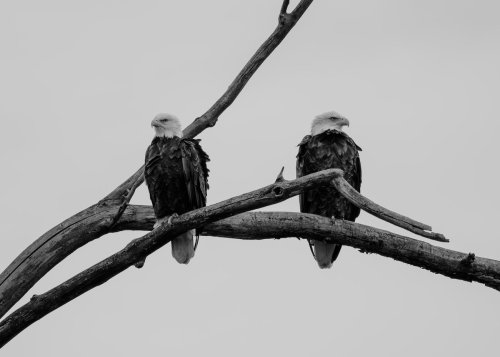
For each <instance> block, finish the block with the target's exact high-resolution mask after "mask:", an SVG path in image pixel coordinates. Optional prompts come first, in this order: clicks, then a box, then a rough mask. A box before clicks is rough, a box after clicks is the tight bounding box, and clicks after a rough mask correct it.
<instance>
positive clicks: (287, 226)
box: [115, 205, 500, 291]
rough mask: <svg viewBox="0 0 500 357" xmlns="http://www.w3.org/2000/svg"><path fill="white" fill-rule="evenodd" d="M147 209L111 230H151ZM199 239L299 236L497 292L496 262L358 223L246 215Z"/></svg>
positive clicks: (499, 266) (135, 210)
mask: <svg viewBox="0 0 500 357" xmlns="http://www.w3.org/2000/svg"><path fill="white" fill-rule="evenodd" d="M153 224H154V214H153V209H152V208H151V207H150V206H136V205H132V206H129V207H128V208H127V210H126V211H125V212H124V213H123V216H122V218H121V219H120V221H119V222H118V223H117V225H116V227H115V229H116V231H121V230H150V229H152V227H153ZM202 235H204V236H213V237H225V238H234V239H245V240H258V239H272V238H289V237H301V238H308V239H315V240H323V239H325V240H329V241H331V242H333V243H339V244H342V245H348V246H351V247H354V248H358V249H360V250H362V251H363V252H369V253H376V254H379V255H383V256H386V257H389V258H392V259H394V260H397V261H400V262H404V263H407V264H410V265H414V266H417V267H421V268H424V269H427V270H430V271H432V272H433V273H436V274H441V275H445V276H448V277H450V278H453V279H460V280H465V281H476V282H478V283H482V284H484V285H486V286H489V287H491V288H493V289H495V290H499V291H500V262H499V261H497V260H493V259H488V258H481V257H477V256H475V255H474V254H473V253H462V252H458V251H454V250H450V249H446V248H441V247H437V246H434V245H432V244H429V243H426V242H422V241H420V240H416V239H413V238H410V237H405V236H402V235H399V234H395V233H391V232H388V231H385V230H382V229H378V228H374V227H369V226H365V225H362V224H358V223H354V222H349V221H343V220H335V219H329V218H325V217H321V216H316V215H311V214H306V213H297V212H247V213H242V214H238V215H235V216H233V217H230V218H226V219H223V220H220V221H217V222H214V223H210V224H207V225H205V226H204V227H203V232H202Z"/></svg>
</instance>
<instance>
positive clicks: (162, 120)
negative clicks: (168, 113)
mask: <svg viewBox="0 0 500 357" xmlns="http://www.w3.org/2000/svg"><path fill="white" fill-rule="evenodd" d="M167 120H168V119H161V120H160V121H161V122H162V123H165V122H166V121H167Z"/></svg>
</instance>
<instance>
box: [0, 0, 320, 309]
mask: <svg viewBox="0 0 500 357" xmlns="http://www.w3.org/2000/svg"><path fill="white" fill-rule="evenodd" d="M312 1H313V0H302V1H300V3H299V4H298V5H297V7H296V8H295V9H294V10H293V12H292V13H291V14H286V15H287V16H286V17H284V18H283V19H284V20H282V19H281V17H280V22H279V24H278V27H277V28H276V29H275V30H274V32H273V33H272V34H271V36H270V37H269V38H268V39H267V40H266V41H265V42H264V43H263V44H262V45H261V47H260V48H259V49H258V50H257V52H256V53H255V54H254V55H253V56H252V58H251V59H250V60H249V62H248V63H247V64H246V65H245V67H244V68H243V69H242V70H241V72H240V73H239V74H238V76H237V77H236V78H235V79H234V81H233V82H232V83H231V85H230V86H229V88H228V89H227V91H226V92H225V93H224V94H223V95H222V97H221V98H220V99H218V100H217V102H216V103H215V104H214V105H213V106H212V107H211V108H210V109H209V110H208V111H207V112H206V113H205V114H203V115H202V116H201V117H199V118H197V119H196V120H195V121H194V122H193V123H191V125H189V126H188V127H187V128H185V129H184V131H183V134H184V137H187V138H193V137H195V136H197V135H198V134H199V133H201V132H202V131H203V130H205V129H206V128H207V127H212V126H214V125H215V123H216V122H217V120H218V118H219V116H220V115H221V114H222V113H223V112H224V110H226V109H227V108H228V107H229V105H231V103H232V102H233V101H234V100H235V98H236V97H237V96H238V94H239V93H240V92H241V90H242V89H243V87H244V86H245V85H246V83H247V82H248V81H249V80H250V78H251V77H252V75H253V74H254V73H255V72H256V71H257V69H258V68H259V67H260V65H261V64H262V63H263V62H264V60H265V59H266V58H267V57H268V56H269V55H270V54H271V53H272V52H273V51H274V49H275V48H276V47H277V46H278V45H279V44H280V43H281V41H282V40H283V39H284V38H285V37H286V35H287V34H288V32H290V30H291V29H292V28H293V27H294V26H295V24H296V23H297V21H298V20H299V19H300V17H301V16H302V15H303V14H304V12H305V11H306V10H307V8H308V7H309V5H311V3H312ZM287 3H288V2H287ZM286 7H288V4H287V6H286ZM286 7H285V11H286ZM143 172H144V166H141V167H140V168H139V169H138V170H137V171H136V172H135V173H134V174H133V175H132V176H131V177H129V178H128V179H127V180H126V181H125V182H123V183H122V184H121V185H120V186H118V187H117V188H116V189H115V190H113V192H111V193H110V194H109V195H107V196H106V197H104V198H103V199H102V200H101V201H99V203H98V204H96V205H92V206H90V207H88V208H87V209H85V210H83V211H81V212H80V213H77V214H76V215H74V216H72V217H70V218H68V219H67V220H65V221H64V222H62V223H60V224H58V225H57V226H55V227H54V228H52V229H51V230H50V231H48V232H46V233H45V234H43V235H42V236H41V237H40V238H38V239H37V240H36V241H35V242H33V243H32V244H31V245H30V246H29V247H28V248H26V249H25V250H24V251H23V252H22V253H21V254H20V255H19V256H18V257H17V258H16V259H15V260H14V261H13V262H12V263H11V264H10V265H9V266H8V267H7V268H6V270H5V271H4V272H2V274H0V317H2V316H4V315H5V313H6V312H7V311H8V310H9V309H10V308H11V307H12V306H13V305H14V304H15V303H16V302H17V301H18V300H19V299H20V298H21V297H22V296H24V294H26V292H27V291H28V290H29V289H30V288H31V287H32V286H33V285H34V284H35V283H36V282H37V281H38V280H40V279H41V278H42V277H43V276H44V275H45V274H46V273H47V272H48V271H50V270H51V269H52V268H53V267H54V266H56V265H57V264H58V263H59V262H61V261H62V260H63V259H64V258H66V257H67V256H68V255H69V254H71V253H72V252H74V251H75V250H77V249H78V248H80V247H82V246H83V245H85V244H87V243H88V242H90V241H92V240H94V239H97V238H99V237H101V236H102V235H104V234H106V233H108V232H109V231H110V230H111V229H112V227H113V226H114V225H115V223H116V222H117V221H118V219H119V218H120V216H121V214H122V213H123V211H124V210H125V209H126V208H127V205H128V203H129V202H130V200H131V198H132V196H133V194H134V192H135V189H136V188H137V187H138V186H139V185H141V184H142V182H143V181H144V174H143Z"/></svg>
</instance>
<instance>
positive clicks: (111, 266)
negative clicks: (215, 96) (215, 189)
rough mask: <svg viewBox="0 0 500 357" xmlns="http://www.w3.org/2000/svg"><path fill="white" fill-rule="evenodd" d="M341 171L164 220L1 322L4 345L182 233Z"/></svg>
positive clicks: (278, 185) (0, 341)
mask: <svg viewBox="0 0 500 357" xmlns="http://www.w3.org/2000/svg"><path fill="white" fill-rule="evenodd" d="M339 175H342V171H341V170H337V169H330V170H325V171H321V172H317V173H314V174H311V175H307V176H304V177H301V178H298V179H296V180H293V181H286V180H285V181H282V182H276V183H274V184H272V185H269V186H266V187H263V188H261V189H259V190H255V191H252V192H249V193H246V194H243V195H240V196H237V197H233V198H230V199H228V200H225V201H222V202H219V203H216V204H214V205H211V206H207V207H204V208H200V209H197V210H194V211H191V212H188V213H185V214H183V215H181V216H179V217H175V218H173V219H172V221H171V223H164V224H163V225H161V226H160V227H158V228H157V229H155V230H153V231H152V232H150V233H148V234H146V235H144V236H143V237H141V238H138V239H135V240H133V241H132V242H131V243H129V244H128V245H127V246H126V247H125V248H124V249H122V250H121V251H119V252H118V253H115V254H113V255H112V256H110V257H109V258H106V259H104V260H103V261H101V262H99V263H97V264H96V265H94V266H92V267H90V268H89V269H87V270H85V271H83V272H81V273H80V274H78V275H76V276H74V277H73V278H71V279H69V280H67V281H66V282H64V283H63V284H61V285H59V286H57V287H55V288H53V289H51V290H49V291H48V292H46V293H44V294H42V295H36V296H34V297H33V298H32V299H31V301H30V302H29V303H27V304H25V305H24V306H22V307H21V308H19V309H18V310H16V311H15V312H13V313H12V314H11V315H9V316H8V317H6V318H5V319H4V320H2V322H0V347H2V346H3V345H5V344H6V343H7V342H8V341H10V340H11V339H12V338H13V337H14V336H16V335H17V334H18V333H19V332H21V331H22V330H24V329H25V328H26V327H28V326H29V325H31V324H32V323H33V322H35V321H37V320H38V319H40V318H42V317H43V316H45V315H47V314H48V313H50V312H51V311H53V310H55V309H57V308H58V307H60V306H62V305H64V304H65V303H67V302H69V301H71V300H73V299H74V298H76V297H78V296H80V295H82V294H83V293H85V292H87V291H88V290H90V289H92V288H94V287H96V286H98V285H101V284H103V283H104V282H106V281H108V280H109V279H110V278H112V277H114V276H115V275H117V274H119V273H120V272H122V271H124V270H125V269H127V268H128V267H130V266H131V265H133V264H135V263H137V262H138V261H141V260H143V259H144V258H145V257H146V256H147V255H149V254H151V253H153V252H154V251H156V250H157V249H159V248H161V247H162V246H163V245H165V244H167V243H168V242H170V240H171V239H172V238H174V237H176V236H178V235H179V234H180V233H182V232H185V231H187V230H189V229H192V228H196V227H200V226H203V225H205V224H207V223H209V222H213V221H217V220H220V219H223V218H226V217H229V216H231V215H234V214H238V213H241V212H245V211H248V210H252V209H255V208H260V207H264V206H268V205H271V204H274V203H278V202H281V201H284V200H286V199H288V198H290V197H293V196H296V195H298V194H299V193H301V192H302V191H304V190H306V189H310V188H312V187H315V186H317V185H321V184H325V183H327V182H330V181H331V180H332V178H334V177H337V176H339Z"/></svg>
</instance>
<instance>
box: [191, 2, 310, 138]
mask: <svg viewBox="0 0 500 357" xmlns="http://www.w3.org/2000/svg"><path fill="white" fill-rule="evenodd" d="M312 2H313V0H302V1H300V3H299V4H298V5H297V7H296V8H295V10H294V11H293V12H292V13H291V14H288V15H287V16H286V17H283V16H281V15H282V14H283V8H282V9H281V13H280V22H279V24H278V27H276V29H275V30H274V32H273V33H272V34H271V36H269V38H268V39H267V40H266V41H264V43H263V44H262V45H261V46H260V47H259V49H258V50H257V52H255V54H254V55H253V56H252V58H251V59H250V61H248V63H247V64H246V65H245V67H243V69H242V70H241V71H240V73H238V75H237V76H236V78H235V79H234V81H233V82H232V83H231V84H230V85H229V87H228V88H227V90H226V92H225V93H224V94H223V95H222V96H221V97H220V98H219V99H218V100H217V101H216V102H215V103H214V105H212V107H211V108H210V109H209V110H208V111H207V112H206V113H205V114H203V115H202V116H201V117H199V118H196V119H195V121H194V122H192V123H191V124H190V125H189V126H188V127H187V128H186V129H185V130H184V135H185V136H188V137H194V136H196V135H198V134H199V133H200V132H201V131H202V130H204V129H206V128H207V127H212V126H214V125H215V124H216V123H217V120H218V119H219V116H220V115H221V114H222V112H224V110H226V109H227V108H228V107H229V106H230V105H231V104H232V103H233V101H234V100H235V99H236V97H237V96H238V94H239V93H240V92H241V91H242V89H243V88H244V87H245V85H246V84H247V83H248V81H249V79H250V78H251V77H252V76H253V74H254V73H255V72H256V71H257V69H259V67H260V65H261V64H262V63H263V62H264V61H265V60H266V58H267V57H269V55H270V54H271V53H272V52H273V51H274V49H275V48H276V47H278V45H279V44H280V43H281V41H283V39H284V38H285V37H286V35H287V34H288V33H289V32H290V30H291V29H292V28H293V27H294V26H295V24H296V23H297V21H299V19H300V18H301V17H302V15H303V14H304V12H305V11H306V10H307V8H308V7H309V5H311V3H312ZM285 3H288V2H287V1H285V2H284V3H283V7H285ZM286 7H288V4H286ZM285 10H286V9H285ZM283 18H284V20H283V21H282V19H283Z"/></svg>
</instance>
